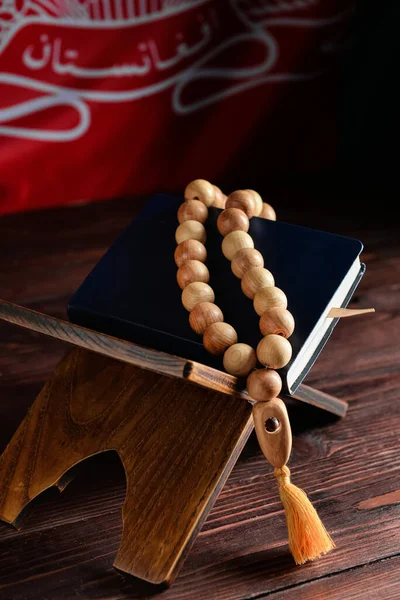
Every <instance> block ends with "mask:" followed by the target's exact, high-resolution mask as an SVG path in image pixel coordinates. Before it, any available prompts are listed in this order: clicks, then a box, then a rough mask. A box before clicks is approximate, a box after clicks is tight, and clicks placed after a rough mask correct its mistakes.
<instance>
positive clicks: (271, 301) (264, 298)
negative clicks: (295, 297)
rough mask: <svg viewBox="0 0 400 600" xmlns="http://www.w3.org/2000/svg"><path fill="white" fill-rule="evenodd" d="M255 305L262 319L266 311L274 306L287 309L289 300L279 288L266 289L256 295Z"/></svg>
mask: <svg viewBox="0 0 400 600" xmlns="http://www.w3.org/2000/svg"><path fill="white" fill-rule="evenodd" d="M253 303H254V310H255V311H256V313H257V314H258V316H259V317H261V315H262V314H263V313H265V311H266V310H268V309H269V308H272V307H273V306H283V308H286V307H287V298H286V295H285V294H284V292H282V290H281V289H279V288H277V287H266V288H262V290H259V291H258V292H257V293H256V295H255V296H254V301H253Z"/></svg>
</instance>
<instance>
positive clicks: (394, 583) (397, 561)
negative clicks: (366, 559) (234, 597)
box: [261, 556, 400, 600]
mask: <svg viewBox="0 0 400 600" xmlns="http://www.w3.org/2000/svg"><path fill="white" fill-rule="evenodd" d="M399 582H400V557H399V556H396V557H394V558H390V559H387V560H383V561H377V562H375V563H372V564H367V565H365V566H363V567H361V568H356V569H350V570H348V571H344V572H343V573H338V574H337V575H332V576H330V577H323V578H321V579H318V580H317V581H312V582H309V583H308V584H306V585H299V586H296V589H295V592H294V591H293V589H288V590H285V591H282V592H279V593H277V594H274V596H273V597H274V600H289V599H290V598H293V597H294V594H295V595H296V598H297V600H315V598H318V600H343V598H346V600H357V599H358V598H360V587H361V585H360V584H362V586H363V596H362V597H363V599H364V600H377V598H379V600H397V599H398V597H399ZM264 597H266V596H264ZM261 598H262V596H261Z"/></svg>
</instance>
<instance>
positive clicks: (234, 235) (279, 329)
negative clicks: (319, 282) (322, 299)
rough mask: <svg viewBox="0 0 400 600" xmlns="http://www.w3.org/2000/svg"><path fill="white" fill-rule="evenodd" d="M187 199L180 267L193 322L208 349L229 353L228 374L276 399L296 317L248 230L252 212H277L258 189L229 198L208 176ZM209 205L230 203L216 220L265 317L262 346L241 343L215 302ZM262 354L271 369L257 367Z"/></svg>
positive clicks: (261, 396) (261, 397) (263, 397)
mask: <svg viewBox="0 0 400 600" xmlns="http://www.w3.org/2000/svg"><path fill="white" fill-rule="evenodd" d="M185 200H186V202H185V203H184V204H183V205H182V206H181V207H180V208H179V211H178V220H179V223H180V225H179V226H178V228H177V230H176V234H175V237H176V241H177V243H178V247H177V249H176V251H175V262H176V264H177V266H178V267H179V269H178V272H177V281H178V284H179V286H180V287H181V289H182V290H183V292H182V303H183V305H184V307H185V308H186V309H187V310H188V311H189V312H190V316H189V323H190V326H191V327H192V329H193V330H194V331H195V332H196V333H198V334H200V335H203V343H204V346H205V348H206V349H207V350H208V352H210V353H212V354H216V355H218V354H223V355H224V356H223V364H224V368H225V369H226V370H227V371H228V373H231V374H232V375H236V376H237V377H243V376H248V379H247V387H248V391H249V394H250V395H251V396H252V397H253V398H254V399H255V400H256V401H268V400H271V399H272V398H275V397H276V396H277V395H278V394H279V393H280V391H281V387H282V381H281V378H280V376H279V374H278V373H277V372H276V371H275V370H274V369H280V368H282V367H283V366H285V365H286V364H287V363H288V361H289V360H290V358H291V354H292V349H291V345H290V343H289V342H288V341H287V339H286V338H288V337H289V336H290V335H291V334H292V333H293V329H294V319H293V317H292V315H291V314H290V313H289V311H288V310H286V307H287V298H286V296H285V294H284V292H283V291H282V290H280V289H279V288H277V287H275V281H274V277H273V275H272V273H271V272H270V271H268V269H265V268H264V259H263V256H262V255H261V254H260V252H258V250H256V249H255V248H254V242H253V239H252V237H251V236H250V235H249V234H248V230H249V226H250V223H249V219H251V218H252V217H253V216H257V215H260V216H262V218H269V219H273V220H274V219H275V218H276V216H275V211H274V210H273V208H272V207H271V206H270V205H269V204H266V203H263V201H262V198H261V196H260V195H259V194H258V193H257V192H255V191H254V190H238V191H236V192H233V193H232V194H230V196H228V198H227V197H226V196H225V195H224V194H223V193H222V192H221V190H220V189H219V188H217V187H216V186H213V185H212V184H211V183H209V182H207V181H205V180H203V179H196V180H195V181H192V182H191V183H190V184H189V185H188V186H187V187H186V189H185ZM210 206H216V207H218V208H225V210H223V212H221V214H220V215H219V217H218V221H217V227H218V230H219V232H220V233H221V235H223V236H224V239H223V241H222V252H223V254H224V256H225V257H226V258H227V259H228V260H230V261H231V267H232V272H233V273H234V275H236V277H238V278H239V279H241V280H242V281H241V287H242V290H243V293H244V294H245V295H246V296H247V297H248V298H251V299H253V302H254V308H255V310H256V312H257V313H258V314H259V315H260V317H261V319H260V330H261V332H262V333H263V335H264V336H265V337H264V338H263V339H262V340H261V341H260V343H259V344H258V347H257V351H255V350H254V349H253V348H251V346H249V345H248V344H243V343H238V339H237V333H236V331H235V329H234V328H233V327H232V326H231V325H230V324H229V323H225V322H224V316H223V314H222V311H221V310H220V309H219V307H218V306H217V305H216V304H214V292H213V290H212V288H211V287H210V286H209V285H208V281H209V272H208V269H207V267H206V266H205V265H204V262H205V260H206V256H207V252H206V248H205V246H204V243H205V240H206V232H205V228H204V223H205V222H206V220H207V216H208V207H210ZM257 359H258V361H259V362H260V363H261V364H263V365H264V366H265V367H267V368H263V369H259V370H256V371H255V370H254V368H255V366H256V364H257ZM249 374H250V375H249Z"/></svg>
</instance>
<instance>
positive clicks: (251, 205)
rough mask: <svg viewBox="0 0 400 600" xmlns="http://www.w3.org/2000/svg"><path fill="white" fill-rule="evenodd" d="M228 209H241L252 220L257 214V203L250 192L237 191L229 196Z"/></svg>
mask: <svg viewBox="0 0 400 600" xmlns="http://www.w3.org/2000/svg"><path fill="white" fill-rule="evenodd" d="M225 206H226V208H240V210H242V211H243V212H245V213H246V215H247V216H248V217H249V219H251V217H254V215H255V213H256V210H257V209H256V201H255V199H254V196H253V194H252V193H251V191H249V190H237V191H236V192H232V194H229V196H228V200H227V201H226V205H225Z"/></svg>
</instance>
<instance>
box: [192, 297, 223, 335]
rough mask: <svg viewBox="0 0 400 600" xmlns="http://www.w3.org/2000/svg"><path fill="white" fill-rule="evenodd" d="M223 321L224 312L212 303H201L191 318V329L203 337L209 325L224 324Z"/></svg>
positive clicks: (196, 306) (193, 311)
mask: <svg viewBox="0 0 400 600" xmlns="http://www.w3.org/2000/svg"><path fill="white" fill-rule="evenodd" d="M223 320H224V315H223V314H222V310H221V309H220V308H219V307H218V306H217V305H216V304H213V303H212V302H199V304H196V305H195V307H194V308H193V310H192V311H191V313H190V316H189V324H190V327H191V328H192V329H193V331H195V332H196V333H198V334H199V335H203V333H204V332H205V330H206V329H207V327H208V326H209V325H212V324H213V323H222V321H223Z"/></svg>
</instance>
